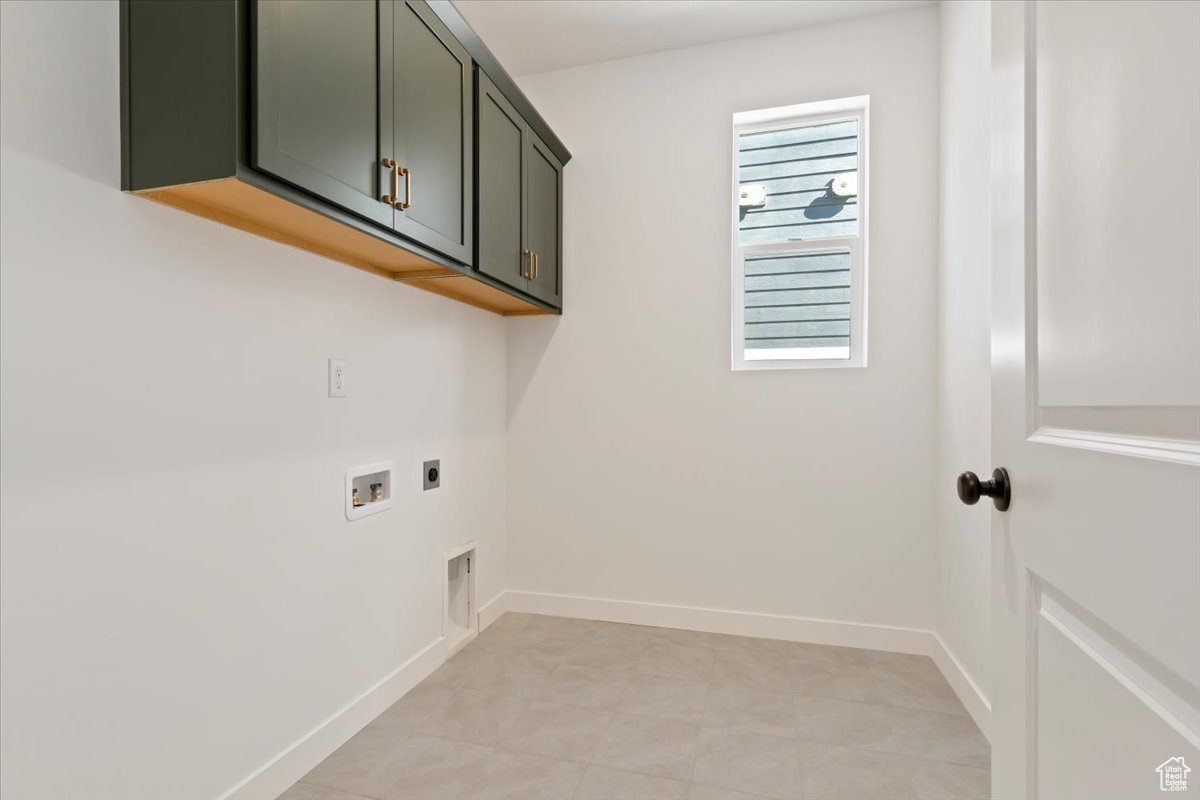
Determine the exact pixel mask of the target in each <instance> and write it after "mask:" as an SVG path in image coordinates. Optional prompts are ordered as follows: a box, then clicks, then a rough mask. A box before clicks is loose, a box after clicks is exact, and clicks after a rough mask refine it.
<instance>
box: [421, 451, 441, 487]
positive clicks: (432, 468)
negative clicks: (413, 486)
mask: <svg viewBox="0 0 1200 800" xmlns="http://www.w3.org/2000/svg"><path fill="white" fill-rule="evenodd" d="M421 469H423V470H424V471H425V475H424V479H425V480H424V483H425V491H429V490H430V489H436V488H438V487H439V486H441V485H442V460H441V459H440V458H435V459H434V460H433V461H426V462H425V463H424V464H422V465H421Z"/></svg>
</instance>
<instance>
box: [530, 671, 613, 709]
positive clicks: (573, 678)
mask: <svg viewBox="0 0 1200 800" xmlns="http://www.w3.org/2000/svg"><path fill="white" fill-rule="evenodd" d="M630 677H631V674H630V673H627V672H622V671H619V670H608V669H594V668H591V667H559V668H558V669H556V670H555V671H554V672H553V673H552V674H551V675H550V677H549V678H547V679H546V682H545V684H544V685H543V686H542V692H541V695H540V696H539V697H538V699H539V700H544V701H546V702H551V703H565V704H567V705H572V706H588V707H591V708H603V709H610V710H611V709H613V708H616V706H617V703H619V702H620V700H621V695H622V694H623V693H624V691H625V687H626V686H627V685H628V684H629V679H630Z"/></svg>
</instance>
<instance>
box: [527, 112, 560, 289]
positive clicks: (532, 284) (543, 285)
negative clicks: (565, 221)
mask: <svg viewBox="0 0 1200 800" xmlns="http://www.w3.org/2000/svg"><path fill="white" fill-rule="evenodd" d="M526 143H527V147H526V149H525V162H526V166H525V170H526V172H525V174H526V197H527V202H526V212H525V230H526V237H527V241H528V245H527V246H528V247H529V249H530V250H532V251H533V253H534V255H535V258H536V259H537V260H536V268H535V270H534V277H533V279H532V280H531V281H529V289H528V291H529V293H530V294H531V295H533V296H534V297H537V298H538V299H540V300H545V301H546V302H548V303H554V304H556V305H557V304H558V302H559V299H560V298H561V296H562V289H561V286H560V278H561V270H560V266H561V258H562V165H561V164H560V163H559V161H558V159H557V158H556V157H555V156H554V153H552V152H551V151H550V148H549V147H547V146H546V145H545V143H543V142H542V140H541V139H539V138H538V136H537V134H536V133H534V132H533V131H529V130H527V131H526Z"/></svg>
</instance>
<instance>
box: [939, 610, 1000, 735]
mask: <svg viewBox="0 0 1200 800" xmlns="http://www.w3.org/2000/svg"><path fill="white" fill-rule="evenodd" d="M933 640H934V648H933V652H931V653H930V654H929V656H930V657H931V658H932V659H933V663H935V664H937V666H938V669H940V670H941V671H942V675H944V676H945V677H946V681H947V682H948V683H949V684H950V688H951V689H953V690H954V693H955V694H957V695H958V699H959V700H960V701H962V704H963V705H964V706H966V709H967V713H968V714H970V715H971V719H973V720H975V724H976V725H978V726H979V730H980V731H982V732H983V735H984V736H986V737H987V738H988V739H989V740H991V738H992V734H991V730H990V728H991V721H992V704H991V701H989V700H988V698H987V695H985V694H984V693H983V691H982V690H980V688H979V685H978V684H976V683H975V681H974V680H972V679H971V674H970V673H969V672H967V670H966V669H965V668H964V667H963V665H962V662H961V661H959V660H958V657H957V656H956V655H954V651H952V650H951V649H950V648H949V647H948V646H947V645H946V643H945V642H944V641H943V640H942V637H941V636H938V635H937V633H934V634H933Z"/></svg>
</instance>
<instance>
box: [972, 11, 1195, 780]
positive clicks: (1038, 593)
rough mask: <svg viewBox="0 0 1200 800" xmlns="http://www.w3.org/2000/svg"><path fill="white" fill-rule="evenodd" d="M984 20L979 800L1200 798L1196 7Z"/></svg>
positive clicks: (997, 14)
mask: <svg viewBox="0 0 1200 800" xmlns="http://www.w3.org/2000/svg"><path fill="white" fill-rule="evenodd" d="M992 8H993V11H992V14H993V17H992V36H993V42H992V44H993V55H992V58H993V81H994V84H993V88H994V96H993V99H994V106H993V112H994V114H993V125H994V130H993V152H992V161H993V170H994V175H993V179H994V184H993V209H994V210H993V231H992V235H993V254H992V255H993V267H992V269H993V285H992V293H993V294H992V297H993V322H992V325H993V330H992V374H993V383H992V409H993V423H992V452H993V454H994V457H995V458H996V460H997V465H1002V466H1004V467H1007V469H1008V471H1009V474H1010V476H1011V480H1012V505H1011V507H1010V508H1009V510H1008V511H1007V512H1003V513H1002V512H999V511H996V510H994V509H992V508H991V507H990V505H988V506H987V508H988V513H991V514H992V564H993V575H992V578H993V580H992V609H993V611H992V616H993V668H992V676H993V678H992V680H993V693H992V713H993V719H992V746H993V761H992V774H993V794H994V796H995V797H997V798H1017V797H1022V798H1024V797H1028V798H1146V797H1160V796H1162V797H1200V688H1198V687H1200V4H1198V3H1196V2H1171V1H1169V0H1168V1H1166V2H1039V3H1023V2H997V3H994V4H993V7H992ZM967 466H969V465H964V468H966V467H967ZM992 466H993V465H978V467H972V468H973V469H978V468H979V467H985V468H986V469H987V472H988V473H989V474H990V472H991V467H992ZM980 477H985V476H983V475H981V476H980ZM984 502H987V501H986V500H985V501H984ZM982 505H983V504H982V503H981V506H982ZM980 513H984V512H983V510H982V509H981V511H980ZM1160 767H1162V768H1163V769H1162V770H1161V771H1160V769H1159V768H1160ZM1187 770H1191V772H1190V774H1189V773H1188V772H1187ZM1179 778H1183V779H1186V781H1187V789H1186V791H1180V792H1164V791H1163V790H1162V788H1161V787H1162V783H1163V782H1164V781H1170V780H1172V779H1179Z"/></svg>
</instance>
